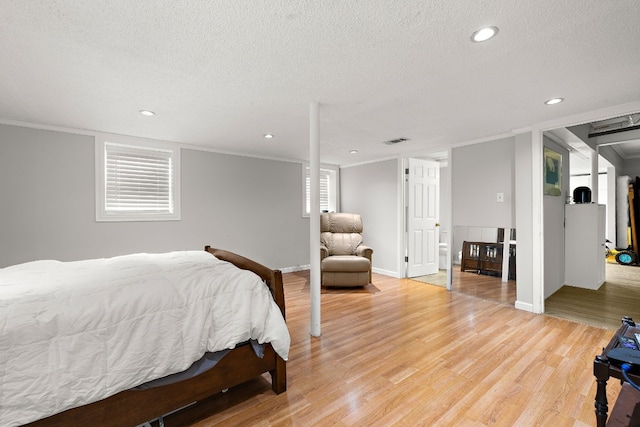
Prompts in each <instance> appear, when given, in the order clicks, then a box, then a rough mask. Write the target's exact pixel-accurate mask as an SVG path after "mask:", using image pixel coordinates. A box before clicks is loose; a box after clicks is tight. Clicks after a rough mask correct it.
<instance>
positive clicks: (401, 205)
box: [397, 157, 409, 277]
mask: <svg viewBox="0 0 640 427" xmlns="http://www.w3.org/2000/svg"><path fill="white" fill-rule="evenodd" d="M408 162H409V160H408V159H407V158H406V157H402V158H400V159H398V166H399V169H400V170H399V171H398V224H397V227H398V228H397V230H398V236H401V238H400V239H397V254H398V267H399V268H398V271H399V273H400V277H407V261H405V260H406V259H407V246H408V245H407V233H406V230H407V193H406V192H407V188H406V187H405V180H406V179H407V178H406V176H407V175H406V173H405V170H406V169H407V168H408V167H409V166H408Z"/></svg>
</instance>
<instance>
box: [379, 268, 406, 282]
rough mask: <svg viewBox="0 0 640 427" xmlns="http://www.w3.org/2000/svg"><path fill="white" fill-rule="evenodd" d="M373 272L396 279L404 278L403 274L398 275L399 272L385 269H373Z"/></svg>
mask: <svg viewBox="0 0 640 427" xmlns="http://www.w3.org/2000/svg"><path fill="white" fill-rule="evenodd" d="M371 271H372V272H373V273H376V274H383V275H385V276H389V277H394V278H396V279H402V278H403V275H402V274H401V273H398V272H397V271H389V270H383V269H380V268H374V267H372V268H371Z"/></svg>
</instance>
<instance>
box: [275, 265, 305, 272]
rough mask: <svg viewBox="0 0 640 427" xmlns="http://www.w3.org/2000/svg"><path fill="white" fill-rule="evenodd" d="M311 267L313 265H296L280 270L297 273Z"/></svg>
mask: <svg viewBox="0 0 640 427" xmlns="http://www.w3.org/2000/svg"><path fill="white" fill-rule="evenodd" d="M310 269H311V265H310V264H307V265H296V266H295V267H284V268H279V269H278V270H280V271H282V273H295V272H296V271H304V270H310Z"/></svg>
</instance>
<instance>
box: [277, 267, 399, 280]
mask: <svg viewBox="0 0 640 427" xmlns="http://www.w3.org/2000/svg"><path fill="white" fill-rule="evenodd" d="M310 269H311V265H310V264H306V265H296V266H293V267H283V268H280V269H279V270H280V271H282V273H283V274H284V273H295V272H296V271H304V270H310ZM371 271H373V272H374V273H377V274H384V275H385V276H391V277H395V278H396V279H402V276H401V275H400V274H398V273H397V272H395V271H389V270H382V269H380V268H372V269H371Z"/></svg>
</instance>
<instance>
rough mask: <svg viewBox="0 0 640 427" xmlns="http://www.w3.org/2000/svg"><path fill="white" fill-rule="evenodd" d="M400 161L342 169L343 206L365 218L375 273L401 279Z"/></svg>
mask: <svg viewBox="0 0 640 427" xmlns="http://www.w3.org/2000/svg"><path fill="white" fill-rule="evenodd" d="M399 167H400V165H399V161H398V160H396V159H392V160H386V161H382V162H377V163H370V164H365V165H358V166H351V167H346V168H341V169H340V206H341V207H342V209H341V210H342V211H343V212H350V213H358V214H360V215H361V216H362V222H363V228H364V232H363V239H364V244H366V245H367V246H371V247H372V248H373V259H372V260H373V268H374V270H376V271H378V272H380V273H385V274H389V275H392V276H395V277H401V275H402V274H403V268H402V266H401V265H399V264H398V260H399V259H400V257H401V255H400V254H399V253H398V247H399V245H398V242H402V239H403V236H402V235H399V233H398V221H399V220H400V218H399V217H398V204H399V203H400V201H401V200H402V199H401V197H400V194H399V184H398V180H399V176H400V170H399Z"/></svg>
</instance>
